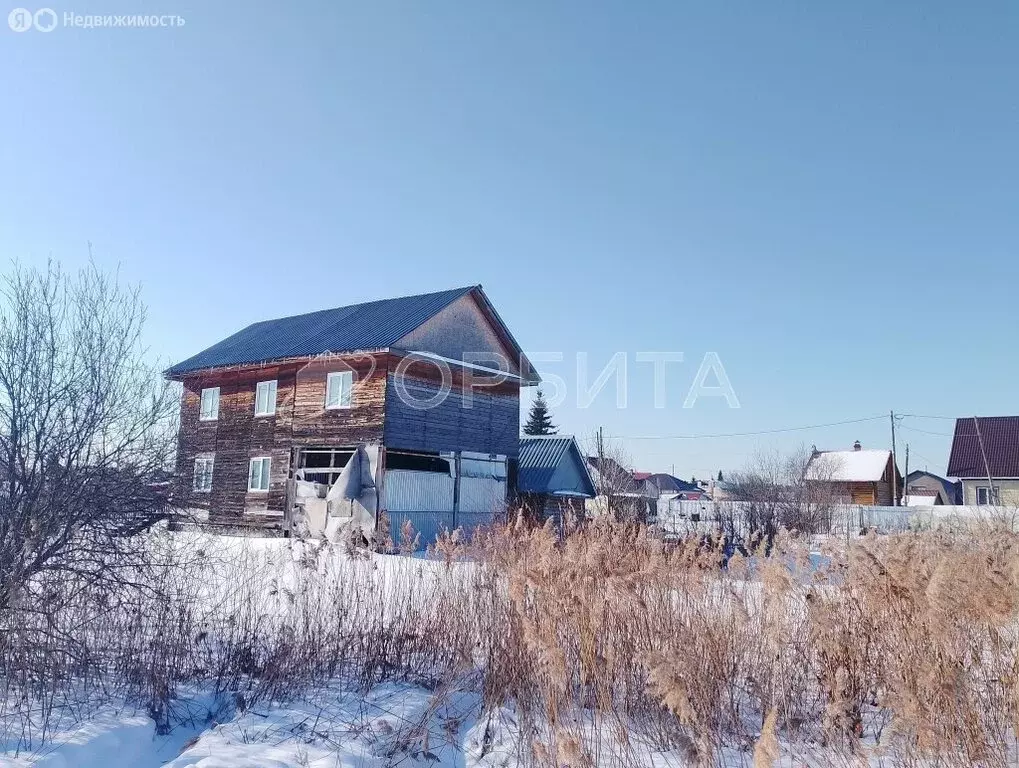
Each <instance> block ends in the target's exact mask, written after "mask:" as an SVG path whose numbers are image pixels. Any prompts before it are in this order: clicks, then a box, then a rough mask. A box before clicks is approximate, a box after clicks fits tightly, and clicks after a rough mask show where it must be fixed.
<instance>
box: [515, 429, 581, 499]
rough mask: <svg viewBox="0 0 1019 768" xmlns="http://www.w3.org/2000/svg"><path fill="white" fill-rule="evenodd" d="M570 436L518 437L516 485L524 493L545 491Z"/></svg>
mask: <svg viewBox="0 0 1019 768" xmlns="http://www.w3.org/2000/svg"><path fill="white" fill-rule="evenodd" d="M571 442H573V438H572V437H522V438H520V475H519V480H518V482H517V485H518V486H519V489H520V490H521V491H523V492H524V493H547V492H548V484H549V482H550V481H551V480H552V475H554V474H555V470H556V467H558V466H559V461H560V460H561V459H562V457H563V454H564V453H566V451H567V450H569V447H570V443H571Z"/></svg>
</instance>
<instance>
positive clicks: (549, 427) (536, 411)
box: [524, 389, 558, 435]
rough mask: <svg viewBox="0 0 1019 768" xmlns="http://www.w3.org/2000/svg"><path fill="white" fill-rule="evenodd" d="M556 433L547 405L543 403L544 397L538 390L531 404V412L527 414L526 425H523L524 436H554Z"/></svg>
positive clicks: (556, 429)
mask: <svg viewBox="0 0 1019 768" xmlns="http://www.w3.org/2000/svg"><path fill="white" fill-rule="evenodd" d="M557 431H558V428H557V427H556V425H555V424H553V423H552V415H551V414H550V413H549V410H548V403H546V402H545V395H543V394H542V392H541V390H540V389H539V390H538V393H537V395H535V397H534V402H533V403H531V411H530V413H528V414H527V423H526V424H524V434H525V435H554V434H555V433H556V432H557Z"/></svg>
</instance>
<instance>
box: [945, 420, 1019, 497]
mask: <svg viewBox="0 0 1019 768" xmlns="http://www.w3.org/2000/svg"><path fill="white" fill-rule="evenodd" d="M948 475H949V477H957V478H959V480H960V481H962V494H963V499H962V503H963V504H969V505H980V506H983V505H1001V506H1009V507H1012V506H1019V416H980V417H976V418H974V417H966V418H962V419H956V421H955V435H954V436H953V438H952V453H951V455H950V456H949V459H948Z"/></svg>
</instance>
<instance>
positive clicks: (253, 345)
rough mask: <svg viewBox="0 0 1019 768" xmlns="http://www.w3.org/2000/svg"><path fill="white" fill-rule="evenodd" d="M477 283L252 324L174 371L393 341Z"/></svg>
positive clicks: (377, 346) (381, 345)
mask: <svg viewBox="0 0 1019 768" xmlns="http://www.w3.org/2000/svg"><path fill="white" fill-rule="evenodd" d="M471 290H473V287H465V288H454V289H452V290H449V291H440V292H438V293H426V294H422V295H420V296H404V297H401V298H396V299H383V300H381V301H372V302H368V303H366V304H355V305H352V306H347V307H337V308H336V309H324V310H321V311H319V312H311V313H309V314H306V315H296V316H294V317H284V318H280V319H278V320H266V321H263V322H260V323H255V324H254V325H249V326H248V327H247V328H245V329H243V330H242V331H238V332H237V333H235V334H234V335H233V336H230V337H229V338H227V339H224V340H223V341H221V342H219V343H218V344H214V345H213V346H211V347H209V348H208V349H206V350H204V351H203V352H199V353H198V354H197V355H194V356H193V357H190V358H188V359H187V360H184V361H183V362H180V363H177V364H176V365H175V366H173V367H172V368H170V369H169V370H168V371H167V373H168V374H169V375H171V376H173V375H179V374H182V373H187V372H188V371H197V370H201V369H203V368H215V367H219V366H225V365H241V364H243V363H258V362H264V361H268V360H282V359H286V358H291V357H304V356H308V355H318V354H322V353H324V352H337V353H338V352H351V351H355V350H360V349H382V348H385V347H389V346H392V345H393V344H394V343H395V342H397V341H398V340H399V339H401V338H402V337H404V336H406V335H407V334H408V333H410V332H411V331H412V330H414V329H415V328H417V327H418V326H420V325H421V324H422V323H423V322H425V321H426V320H428V318H430V317H432V316H433V315H435V314H436V313H437V312H439V311H440V310H442V309H443V308H444V307H446V306H447V305H448V304H449V303H450V302H452V301H455V300H456V299H458V298H459V297H460V296H463V295H464V294H466V293H469V292H470V291H471Z"/></svg>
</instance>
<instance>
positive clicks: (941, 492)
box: [906, 469, 962, 506]
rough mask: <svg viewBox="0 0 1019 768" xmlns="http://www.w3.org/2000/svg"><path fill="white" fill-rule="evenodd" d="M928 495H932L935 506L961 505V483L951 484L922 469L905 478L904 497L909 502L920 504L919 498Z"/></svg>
mask: <svg viewBox="0 0 1019 768" xmlns="http://www.w3.org/2000/svg"><path fill="white" fill-rule="evenodd" d="M930 494H933V495H934V498H935V500H936V501H935V503H936V504H962V483H953V482H952V481H951V480H949V479H947V478H944V477H941V476H940V475H935V474H934V473H933V472H928V471H926V470H923V469H915V470H913V471H912V472H910V473H909V474H908V475H907V476H906V495H908V496H910V497H911V498H910V501H911V502H915V504H920V502H921V497H923V496H926V495H930ZM913 496H916V497H917V498H916V499H913V498H912V497H913ZM908 505H909V504H908V503H907V506H908ZM921 506H922V505H921Z"/></svg>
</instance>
